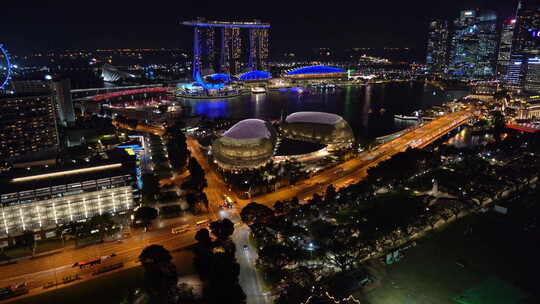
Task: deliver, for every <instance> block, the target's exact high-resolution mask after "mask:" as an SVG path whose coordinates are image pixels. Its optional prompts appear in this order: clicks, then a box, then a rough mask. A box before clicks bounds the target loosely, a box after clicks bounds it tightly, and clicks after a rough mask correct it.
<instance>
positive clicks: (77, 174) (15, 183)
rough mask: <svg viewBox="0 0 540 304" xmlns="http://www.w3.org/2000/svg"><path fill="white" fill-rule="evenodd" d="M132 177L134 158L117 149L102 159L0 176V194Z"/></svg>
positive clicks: (17, 171)
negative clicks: (123, 176) (94, 180)
mask: <svg viewBox="0 0 540 304" xmlns="http://www.w3.org/2000/svg"><path fill="white" fill-rule="evenodd" d="M134 173H135V158H134V157H133V156H130V155H129V154H127V152H125V151H124V150H121V149H115V150H111V151H107V153H106V157H103V158H101V159H96V160H92V161H89V162H86V161H82V162H81V161H76V162H68V163H64V164H58V165H54V166H36V167H31V168H30V170H28V169H26V168H18V169H13V170H11V171H8V172H6V173H4V174H2V175H0V194H5V193H13V192H18V191H26V190H32V189H39V188H45V187H51V186H56V185H65V184H70V183H77V182H82V181H87V180H92V179H100V178H108V177H113V176H119V175H126V174H134Z"/></svg>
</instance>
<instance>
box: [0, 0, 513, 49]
mask: <svg viewBox="0 0 540 304" xmlns="http://www.w3.org/2000/svg"><path fill="white" fill-rule="evenodd" d="M7 2H8V3H7V4H3V6H2V10H3V14H2V17H0V24H1V25H2V27H1V32H0V43H4V44H6V45H8V47H9V48H10V49H11V52H12V53H15V52H23V51H25V50H27V51H42V50H49V49H51V50H59V49H65V48H70V49H80V48H89V49H94V48H118V47H122V48H123V47H180V48H184V47H185V48H189V47H190V45H191V39H192V36H191V31H190V29H189V28H187V27H184V26H181V25H180V24H179V22H180V21H181V20H189V19H193V18H194V17H196V16H203V17H206V18H207V19H220V20H234V19H236V20H249V19H253V18H256V19H260V20H262V21H266V22H270V23H272V29H271V38H270V39H271V53H272V54H274V55H275V54H279V53H282V52H285V51H301V50H302V49H304V50H305V49H310V48H315V47H330V48H350V47H411V48H414V49H417V50H420V51H419V52H423V49H424V45H425V40H426V31H427V23H428V21H429V19H431V18H433V17H441V18H448V19H453V18H455V17H456V16H457V15H458V13H459V10H461V9H470V8H489V9H494V10H496V11H497V12H499V14H500V15H501V16H504V17H506V16H510V15H511V14H512V13H513V12H514V10H515V6H516V3H517V0H468V1H467V0H446V1H439V0H432V1H427V0H408V1H384V0H377V1H366V0H354V1H338V0H333V1H330V0H326V1H323V0H313V1H297V0H289V1H281V0H278V1H272V0H264V1H260V0H257V1H250V2H247V1H219V2H217V1H212V2H207V1H183V0H176V1H166V2H165V1H145V3H146V4H139V1H129V2H128V1H118V0H110V1H108V2H102V1H71V2H69V4H62V3H61V2H60V1H40V2H38V3H39V4H37V5H29V3H28V2H27V1H19V2H20V3H21V4H20V5H17V1H7ZM48 2H49V3H48ZM23 3H24V4H26V5H27V6H28V7H23V6H22V4H23ZM216 3H219V4H216ZM29 7H31V8H29Z"/></svg>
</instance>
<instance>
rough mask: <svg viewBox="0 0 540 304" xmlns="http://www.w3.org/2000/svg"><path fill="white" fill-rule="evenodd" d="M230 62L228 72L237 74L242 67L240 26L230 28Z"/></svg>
mask: <svg viewBox="0 0 540 304" xmlns="http://www.w3.org/2000/svg"><path fill="white" fill-rule="evenodd" d="M230 50H231V64H230V71H229V74H238V73H240V72H241V69H242V62H241V60H242V38H241V37H240V28H237V27H233V28H231V48H230Z"/></svg>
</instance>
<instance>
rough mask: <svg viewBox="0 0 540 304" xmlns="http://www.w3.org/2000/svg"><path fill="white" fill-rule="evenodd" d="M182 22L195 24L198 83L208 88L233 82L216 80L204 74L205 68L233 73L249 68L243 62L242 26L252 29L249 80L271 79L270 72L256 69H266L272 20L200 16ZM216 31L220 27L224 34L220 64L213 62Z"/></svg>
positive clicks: (194, 72)
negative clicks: (235, 20) (247, 20)
mask: <svg viewBox="0 0 540 304" xmlns="http://www.w3.org/2000/svg"><path fill="white" fill-rule="evenodd" d="M182 24H183V25H187V26H192V27H193V63H192V66H193V68H192V77H193V80H194V81H195V82H196V83H198V84H199V85H201V86H202V87H204V88H205V89H211V90H218V89H221V88H223V87H224V86H225V83H227V82H229V81H230V78H229V79H227V80H226V81H225V77H221V79H218V80H217V81H215V80H214V79H209V78H208V77H207V76H204V77H203V75H204V74H205V73H204V72H203V70H204V69H206V68H208V67H210V68H212V70H216V71H219V72H220V73H223V74H232V75H234V74H237V73H239V72H240V70H241V69H242V66H244V67H246V65H242V63H241V62H240V61H241V60H242V59H241V55H242V53H243V50H242V45H244V44H243V43H242V38H241V34H240V33H241V32H240V30H241V29H248V30H249V43H248V45H249V50H248V52H247V54H248V62H247V68H248V69H249V70H251V71H253V73H252V74H246V75H245V77H246V79H247V80H257V79H268V78H270V74H269V73H266V72H262V71H257V70H266V69H267V59H268V30H269V28H270V24H269V23H262V22H259V21H257V20H255V21H250V22H222V21H207V20H205V19H203V18H199V19H197V20H194V21H185V22H182ZM216 30H220V33H221V39H219V41H220V43H221V48H220V52H219V54H220V55H219V58H220V59H219V64H216V63H215V62H214V58H215V54H216V50H215V48H214V45H215V42H216V40H215V37H216V36H215V31H216ZM218 75H219V74H218ZM243 75H244V74H243Z"/></svg>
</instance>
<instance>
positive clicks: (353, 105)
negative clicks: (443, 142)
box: [184, 82, 463, 137]
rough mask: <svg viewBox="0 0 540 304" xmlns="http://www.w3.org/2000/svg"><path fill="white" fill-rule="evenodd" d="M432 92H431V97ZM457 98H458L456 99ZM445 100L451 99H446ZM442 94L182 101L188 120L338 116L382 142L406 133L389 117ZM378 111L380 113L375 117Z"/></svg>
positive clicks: (343, 91)
mask: <svg viewBox="0 0 540 304" xmlns="http://www.w3.org/2000/svg"><path fill="white" fill-rule="evenodd" d="M433 92H436V94H435V95H433ZM462 95H463V93H462ZM451 97H454V95H452V96H451ZM449 98H450V96H447V93H445V92H441V91H437V89H435V88H433V87H431V86H424V85H423V83H420V82H419V83H389V84H385V85H384V86H383V85H377V84H371V85H367V86H364V87H346V88H336V89H332V90H317V89H306V88H303V89H302V91H300V89H296V90H289V91H286V92H285V91H283V92H282V91H268V92H267V93H266V94H246V95H242V96H239V97H235V98H230V99H223V100H196V99H191V100H185V101H184V104H186V105H189V106H191V109H192V110H191V111H192V113H191V114H197V115H204V116H206V117H208V118H217V117H226V118H232V119H246V118H261V119H279V118H280V117H281V115H282V114H283V115H285V116H286V115H288V114H290V113H294V112H298V111H321V112H329V113H335V114H338V115H341V116H343V118H345V119H346V120H347V121H348V122H349V124H350V125H351V127H352V129H353V130H354V132H355V134H356V135H357V136H359V137H377V136H383V135H386V134H389V133H392V132H395V131H397V130H400V129H403V128H405V127H407V124H401V123H395V122H394V119H393V117H394V114H409V113H411V112H413V111H415V110H418V109H421V108H426V107H429V106H432V105H440V104H443V103H444V102H446V101H448V100H449ZM381 108H384V109H385V111H380V110H381Z"/></svg>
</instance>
